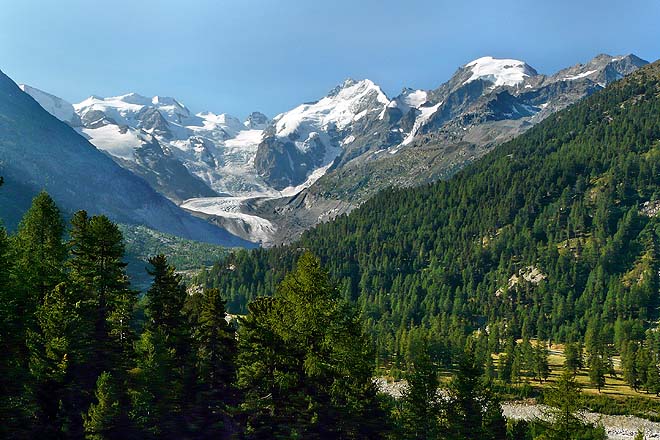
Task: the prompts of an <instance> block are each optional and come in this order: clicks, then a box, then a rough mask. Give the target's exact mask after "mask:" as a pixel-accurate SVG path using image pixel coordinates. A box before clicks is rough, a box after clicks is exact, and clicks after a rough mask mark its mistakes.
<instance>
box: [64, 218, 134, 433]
mask: <svg viewBox="0 0 660 440" xmlns="http://www.w3.org/2000/svg"><path fill="white" fill-rule="evenodd" d="M67 245H68V247H69V250H70V253H71V258H70V259H69V260H68V261H67V268H68V269H69V273H70V279H71V283H72V285H73V287H74V289H73V290H74V292H75V300H76V304H78V305H79V307H80V308H81V316H82V318H83V319H82V322H81V324H80V332H81V333H83V334H84V337H83V338H82V347H81V350H82V352H83V355H82V358H83V360H82V362H81V364H80V365H79V366H78V368H77V369H76V370H75V372H74V376H75V377H76V385H75V388H76V390H77V399H76V401H75V404H76V405H77V407H78V412H79V413H86V412H88V411H89V407H90V404H91V403H93V401H94V390H95V389H96V388H97V384H98V380H99V378H100V376H101V375H102V374H103V373H109V374H111V375H112V378H113V381H114V382H115V383H116V384H118V385H117V386H118V388H119V389H121V390H125V388H126V386H125V382H126V381H127V380H128V376H127V372H128V370H129V369H130V368H131V367H132V364H133V361H132V358H133V342H134V341H135V335H134V334H133V330H132V327H131V321H132V314H133V308H134V305H135V301H136V292H135V291H133V290H131V289H130V283H129V280H128V276H127V275H126V263H125V262H124V261H123V258H124V243H123V237H122V234H121V232H120V231H119V228H118V227H117V225H116V224H114V223H113V222H111V221H110V220H109V219H108V218H107V217H106V216H103V215H101V216H92V217H89V216H88V215H87V213H86V212H85V211H78V212H76V213H75V214H74V216H73V218H72V220H71V231H70V239H69V241H68V243H67ZM120 397H121V405H120V409H121V410H122V411H123V413H122V418H123V420H127V418H128V415H127V411H128V395H127V394H126V393H125V392H124V393H123V394H121V396H120ZM77 429H78V430H79V431H80V432H82V431H83V429H84V427H83V426H82V424H79V426H77Z"/></svg>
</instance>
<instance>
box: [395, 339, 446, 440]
mask: <svg viewBox="0 0 660 440" xmlns="http://www.w3.org/2000/svg"><path fill="white" fill-rule="evenodd" d="M427 349H428V347H427ZM439 386H440V382H439V380H438V369H437V366H436V365H435V364H434V363H433V361H432V360H431V357H430V356H429V354H428V351H427V352H426V353H423V354H422V355H420V356H419V358H418V360H417V362H415V363H414V364H413V366H412V369H411V372H410V373H409V374H408V387H407V389H406V390H405V391H404V393H403V396H402V397H401V402H400V408H401V409H400V415H399V418H400V422H399V423H400V425H401V431H402V432H401V437H402V438H406V439H411V440H414V439H418V440H425V439H435V438H439V436H440V433H441V432H442V430H443V429H442V428H443V422H444V421H443V419H442V416H443V414H442V411H443V405H442V398H441V397H440V394H439V390H438V388H439Z"/></svg>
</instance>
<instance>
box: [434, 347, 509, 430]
mask: <svg viewBox="0 0 660 440" xmlns="http://www.w3.org/2000/svg"><path fill="white" fill-rule="evenodd" d="M482 375H483V370H482V367H481V365H480V364H479V363H478V362H476V360H475V358H474V354H473V353H472V351H471V349H470V348H468V349H467V350H466V351H465V353H464V354H462V355H461V356H460V357H459V360H458V367H457V371H456V373H455V374H454V376H453V378H452V381H451V383H450V385H449V389H448V391H447V394H448V397H449V398H448V402H447V408H448V410H447V423H448V425H447V432H448V436H449V438H450V439H456V440H458V439H465V438H479V439H492V440H495V439H499V438H504V437H505V436H506V420H505V419H504V416H503V415H502V408H501V406H500V401H499V399H497V397H496V396H495V395H494V394H493V393H492V392H491V390H490V388H489V386H488V383H484V382H483V380H482Z"/></svg>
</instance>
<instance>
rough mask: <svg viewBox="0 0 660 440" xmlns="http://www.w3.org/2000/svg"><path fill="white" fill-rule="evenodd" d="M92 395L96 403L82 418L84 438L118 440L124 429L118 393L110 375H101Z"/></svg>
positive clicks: (105, 373)
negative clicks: (114, 439) (115, 439)
mask: <svg viewBox="0 0 660 440" xmlns="http://www.w3.org/2000/svg"><path fill="white" fill-rule="evenodd" d="M94 394H95V397H96V403H92V404H91V405H90V407H89V410H88V412H87V414H86V415H85V416H84V426H85V438H88V439H90V440H104V439H112V438H120V437H121V436H122V434H123V433H124V432H123V431H125V427H124V426H122V410H121V407H120V402H119V392H118V391H117V387H116V385H115V384H114V383H113V379H112V375H111V374H110V373H107V372H104V373H101V375H100V376H99V380H98V381H97V382H96V391H95V393H94ZM124 438H125V437H124Z"/></svg>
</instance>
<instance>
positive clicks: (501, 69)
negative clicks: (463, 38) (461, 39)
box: [463, 57, 538, 87]
mask: <svg viewBox="0 0 660 440" xmlns="http://www.w3.org/2000/svg"><path fill="white" fill-rule="evenodd" d="M465 69H466V70H469V71H470V72H471V75H470V77H469V78H468V79H466V80H465V82H464V83H463V84H467V83H470V82H472V81H476V80H478V79H480V80H483V81H487V82H490V83H492V84H493V87H501V86H509V87H515V86H517V85H518V84H520V83H522V82H523V81H525V78H529V77H530V76H536V75H538V72H537V71H536V70H535V69H534V68H533V67H531V66H530V65H528V64H527V63H525V62H524V61H519V60H509V59H497V58H493V57H483V58H479V59H476V60H474V61H472V62H469V63H467V64H466V65H465Z"/></svg>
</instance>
